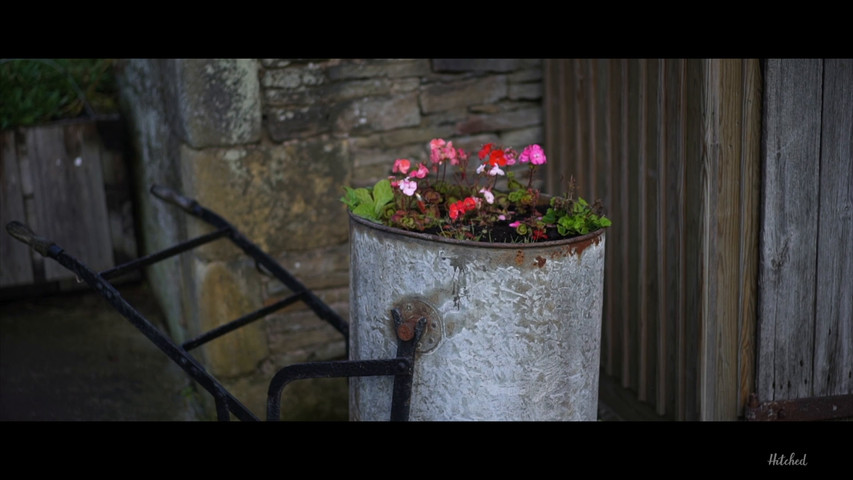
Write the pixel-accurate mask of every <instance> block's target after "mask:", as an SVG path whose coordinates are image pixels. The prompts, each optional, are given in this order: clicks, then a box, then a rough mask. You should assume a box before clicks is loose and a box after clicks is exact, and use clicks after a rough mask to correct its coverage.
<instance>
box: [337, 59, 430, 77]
mask: <svg viewBox="0 0 853 480" xmlns="http://www.w3.org/2000/svg"><path fill="white" fill-rule="evenodd" d="M429 72H430V67H429V60H426V59H413V60H392V59H379V60H375V59H370V60H352V61H350V62H346V63H341V64H340V65H337V66H333V67H331V68H329V78H330V79H332V80H345V79H351V78H374V77H388V78H399V77H416V76H420V75H427V74H429Z"/></svg>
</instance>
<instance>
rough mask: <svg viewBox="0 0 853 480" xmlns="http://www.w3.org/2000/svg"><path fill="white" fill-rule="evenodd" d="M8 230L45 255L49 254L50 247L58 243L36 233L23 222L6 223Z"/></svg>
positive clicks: (10, 233) (16, 237)
mask: <svg viewBox="0 0 853 480" xmlns="http://www.w3.org/2000/svg"><path fill="white" fill-rule="evenodd" d="M6 231H7V232H9V235H11V236H13V237H14V238H15V239H17V240H19V241H21V242H23V243H25V244H27V245H29V246H30V247H32V248H33V250H35V251H37V252H38V253H40V254H41V255H42V256H43V257H47V256H48V249H50V247H52V246H54V245H56V244H55V243H54V242H53V240H50V239H47V238H44V237H40V236H38V235H36V234H35V233H34V232H33V231H32V229H31V228H30V227H28V226H26V225H24V224H23V223H21V222H18V221H12V222H9V223H7V224H6Z"/></svg>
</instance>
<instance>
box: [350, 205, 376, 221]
mask: <svg viewBox="0 0 853 480" xmlns="http://www.w3.org/2000/svg"><path fill="white" fill-rule="evenodd" d="M352 213H353V215H358V216H359V217H363V218H366V219H368V220H373V221H378V220H379V218H378V217H377V216H376V214H375V213H373V205H372V204H370V203H362V204H361V205H359V206H357V207H355V208H353V209H352Z"/></svg>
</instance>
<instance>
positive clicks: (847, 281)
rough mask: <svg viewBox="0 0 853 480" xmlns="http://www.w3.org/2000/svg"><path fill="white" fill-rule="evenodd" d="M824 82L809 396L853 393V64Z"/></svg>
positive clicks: (828, 69)
mask: <svg viewBox="0 0 853 480" xmlns="http://www.w3.org/2000/svg"><path fill="white" fill-rule="evenodd" d="M823 78H824V82H823V88H824V90H823V110H822V119H823V120H822V128H821V147H820V152H821V159H820V217H819V226H818V230H817V255H818V257H817V271H816V289H817V293H816V298H815V302H816V304H815V316H814V318H815V340H814V342H815V345H814V348H815V352H814V366H813V367H812V368H813V372H814V380H813V384H812V387H813V389H814V391H813V393H812V395H813V396H828V395H841V394H850V393H853V251H851V245H853V60H851V59H833V60H826V61H825V62H824V70H823Z"/></svg>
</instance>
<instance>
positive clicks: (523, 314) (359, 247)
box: [349, 215, 605, 421]
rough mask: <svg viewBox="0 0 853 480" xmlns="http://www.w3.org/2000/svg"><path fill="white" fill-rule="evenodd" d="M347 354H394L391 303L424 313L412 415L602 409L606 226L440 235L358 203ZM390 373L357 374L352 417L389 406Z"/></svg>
mask: <svg viewBox="0 0 853 480" xmlns="http://www.w3.org/2000/svg"><path fill="white" fill-rule="evenodd" d="M350 245H351V265H350V359H352V360H368V359H382V358H393V357H394V356H395V355H396V351H397V336H396V334H395V330H394V327H393V320H392V316H391V310H392V309H394V308H397V309H399V310H400V311H401V312H402V314H403V315H404V316H406V315H418V316H424V317H426V318H427V328H426V331H425V333H424V335H423V337H422V338H421V341H420V342H419V344H418V347H417V354H416V359H415V372H414V379H413V386H412V398H411V406H410V413H409V420H428V421H444V420H448V421H465V420H490V421H503V420H518V421H560V420H579V421H594V420H596V417H597V404H598V370H599V357H600V350H601V348H600V347H601V315H602V296H603V286H604V247H605V234H604V231H603V230H599V231H596V232H593V233H591V234H589V235H585V236H582V237H575V238H572V239H567V240H560V241H550V242H541V243H528V244H492V243H482V242H473V241H459V240H452V239H443V238H440V237H437V236H434V235H425V234H420V233H415V232H407V231H403V230H399V229H395V228H390V227H387V226H384V225H378V224H375V223H373V222H370V221H367V220H365V219H362V218H360V217H357V216H354V215H350ZM392 388H393V377H381V376H380V377H354V378H351V379H350V393H349V395H350V401H349V411H350V420H353V421H387V420H388V419H389V418H390V412H391V400H392Z"/></svg>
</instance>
